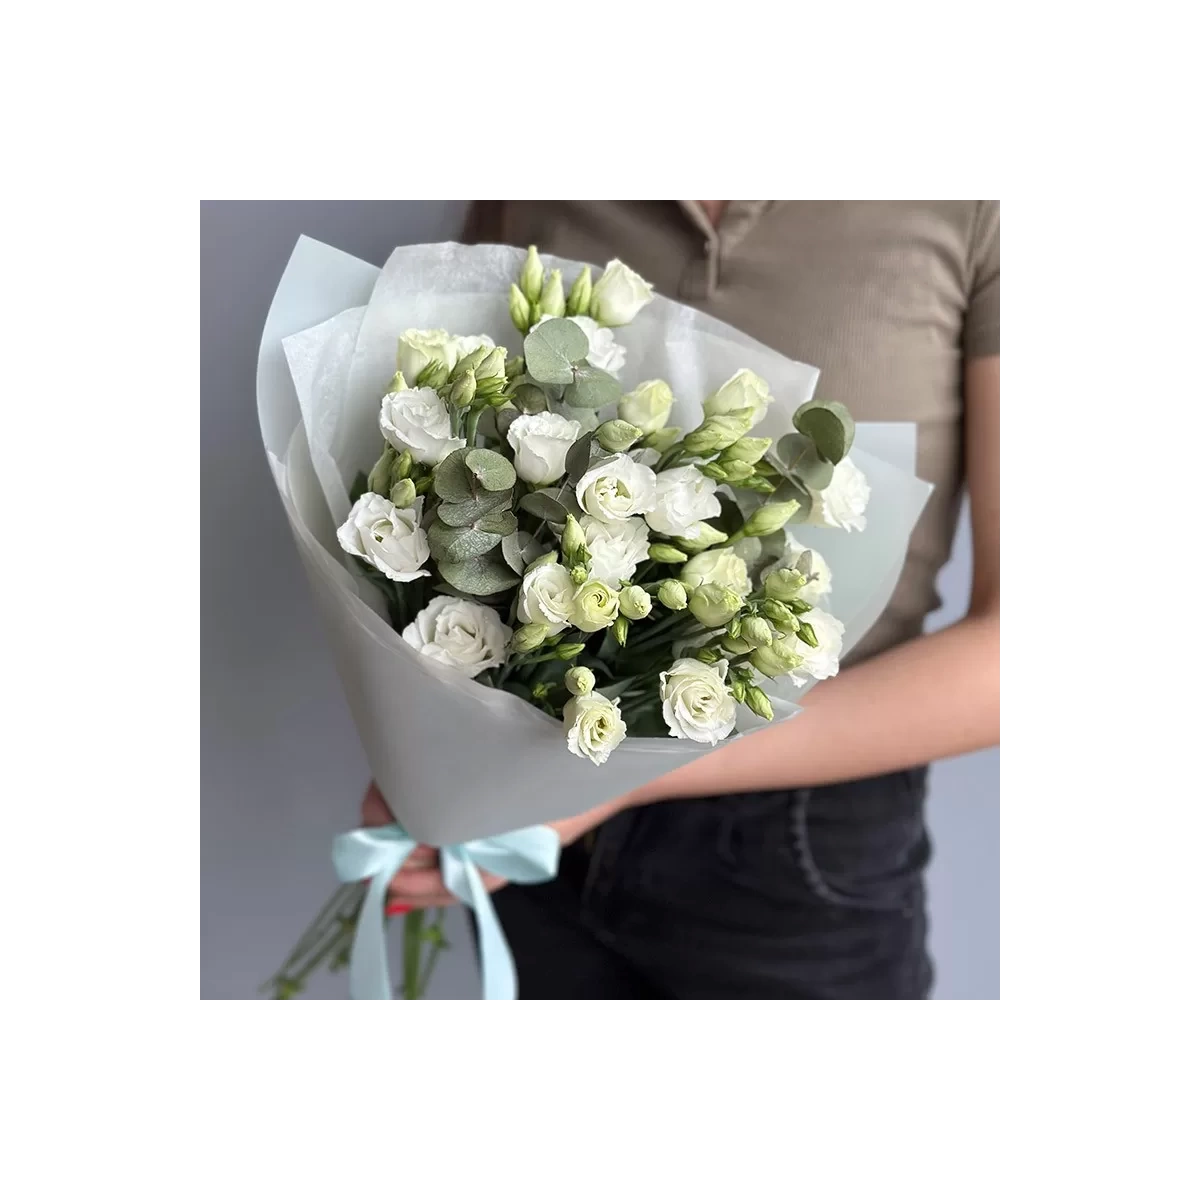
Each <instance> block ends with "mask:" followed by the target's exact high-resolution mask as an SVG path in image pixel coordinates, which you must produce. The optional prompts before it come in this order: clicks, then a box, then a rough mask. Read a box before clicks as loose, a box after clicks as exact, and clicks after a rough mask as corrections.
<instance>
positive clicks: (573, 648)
mask: <svg viewBox="0 0 1200 1200" xmlns="http://www.w3.org/2000/svg"><path fill="white" fill-rule="evenodd" d="M586 648H587V647H586V643H584V642H563V643H562V644H561V645H560V646H558V647H557V648H556V649H555V651H554V657H555V658H560V659H562V661H563V662H570V661H571V659H573V658H578V657H579V655H581V654H582V653H583V652H584V650H585V649H586Z"/></svg>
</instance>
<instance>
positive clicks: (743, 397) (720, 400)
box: [704, 368, 774, 429]
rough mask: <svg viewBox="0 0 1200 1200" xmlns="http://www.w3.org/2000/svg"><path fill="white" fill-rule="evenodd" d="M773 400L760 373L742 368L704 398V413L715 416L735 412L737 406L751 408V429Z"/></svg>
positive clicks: (707, 415) (761, 417)
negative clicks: (752, 410) (752, 411)
mask: <svg viewBox="0 0 1200 1200" xmlns="http://www.w3.org/2000/svg"><path fill="white" fill-rule="evenodd" d="M773 400H774V397H773V396H772V395H771V390H770V388H768V387H767V381H766V380H765V379H763V378H762V376H761V375H755V373H754V372H753V371H747V370H746V369H745V368H743V369H742V370H740V371H739V372H738V373H737V374H736V375H734V376H733V377H732V378H731V379H727V380H726V381H725V382H724V383H723V384H721V386H720V387H719V388H717V390H716V391H715V392H713V394H712V395H711V396H709V398H708V399H707V400H705V402H704V415H705V416H706V417H715V416H718V415H723V414H724V413H731V412H736V411H737V410H738V409H739V408H752V409H754V419H753V420H752V421H751V422H750V427H751V428H752V429H753V428H754V426H755V425H757V424H758V423H759V421H761V420H762V419H763V417H765V416H766V415H767V408H768V406H769V405H770V404H771V403H772V401H773Z"/></svg>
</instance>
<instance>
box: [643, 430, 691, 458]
mask: <svg viewBox="0 0 1200 1200" xmlns="http://www.w3.org/2000/svg"><path fill="white" fill-rule="evenodd" d="M682 432H683V430H682V429H680V428H679V426H678V425H667V426H666V427H665V428H663V429H656V430H655V431H654V432H653V433H648V434H646V436H645V437H644V438H643V439H642V445H643V446H648V447H649V448H650V449H651V450H657V451H658V452H659V454H662V453H664V452H665V451H666V450H669V449H670V448H671V447H672V446H673V445H674V444H675V442H676V441H677V440H678V438H679V435H680V434H681V433H682Z"/></svg>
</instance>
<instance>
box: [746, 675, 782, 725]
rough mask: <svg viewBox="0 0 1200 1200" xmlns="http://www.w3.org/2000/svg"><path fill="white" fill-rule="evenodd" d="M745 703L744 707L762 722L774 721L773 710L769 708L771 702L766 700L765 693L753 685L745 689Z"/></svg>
mask: <svg viewBox="0 0 1200 1200" xmlns="http://www.w3.org/2000/svg"><path fill="white" fill-rule="evenodd" d="M739 682H740V680H739ZM745 703H746V707H747V708H748V709H749V710H750V711H751V712H752V713H754V714H755V715H756V716H760V717H762V719H763V720H764V721H773V720H774V719H775V710H774V709H773V708H772V707H771V701H770V700H769V699H767V693H766V692H764V691H763V690H762V688H760V687H755V686H754V685H753V684H751V685H750V686H749V687H748V688H746V701H745Z"/></svg>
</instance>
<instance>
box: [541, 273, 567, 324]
mask: <svg viewBox="0 0 1200 1200" xmlns="http://www.w3.org/2000/svg"><path fill="white" fill-rule="evenodd" d="M538 303H539V304H540V305H541V306H542V312H543V313H545V314H546V316H548V317H561V316H563V315H564V314H565V313H566V311H567V301H566V298H565V297H564V296H563V283H562V272H561V271H551V272H550V278H549V279H547V280H546V282H545V283H544V284H542V295H541V299H540V300H539V301H538Z"/></svg>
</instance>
